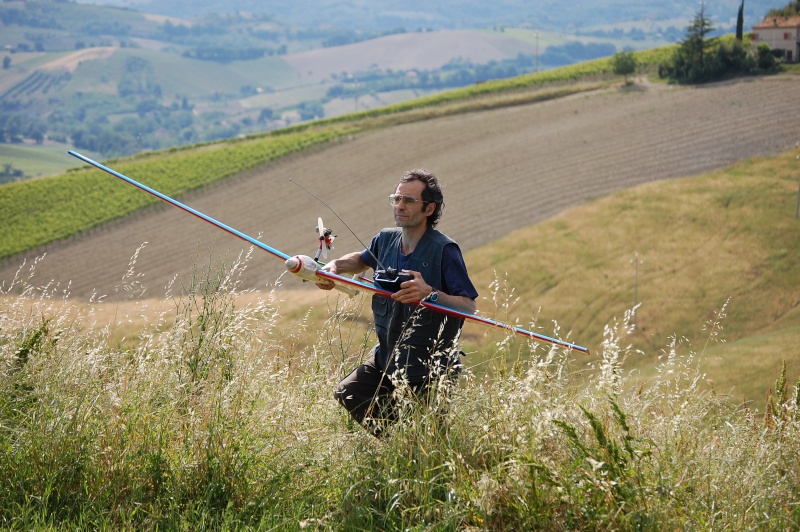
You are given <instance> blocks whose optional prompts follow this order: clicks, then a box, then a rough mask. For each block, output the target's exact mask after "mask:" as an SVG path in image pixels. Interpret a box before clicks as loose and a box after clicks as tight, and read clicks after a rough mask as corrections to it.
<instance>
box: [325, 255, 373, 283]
mask: <svg viewBox="0 0 800 532" xmlns="http://www.w3.org/2000/svg"><path fill="white" fill-rule="evenodd" d="M367 268H368V266H367V265H366V264H364V262H363V261H362V260H361V253H359V252H358V251H354V252H353V253H348V254H347V255H345V256H343V257H339V258H338V259H336V260H332V261H330V262H329V263H327V264H326V265H325V266H323V267H322V269H323V270H325V271H326V272H331V273H335V274H337V275H347V274H358V273H361V272H363V271H364V270H366V269H367ZM316 284H317V286H318V287H320V288H322V289H323V290H331V289H332V288H333V287H334V282H333V281H329V280H326V282H320V283H316Z"/></svg>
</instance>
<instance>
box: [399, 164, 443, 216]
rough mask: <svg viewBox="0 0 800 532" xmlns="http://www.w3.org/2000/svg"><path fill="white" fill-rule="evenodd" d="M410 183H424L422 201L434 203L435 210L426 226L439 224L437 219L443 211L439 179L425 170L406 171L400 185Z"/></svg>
mask: <svg viewBox="0 0 800 532" xmlns="http://www.w3.org/2000/svg"><path fill="white" fill-rule="evenodd" d="M411 181H422V182H423V183H425V188H424V189H423V190H422V201H424V202H427V203H434V204H435V205H436V209H434V211H433V214H431V215H430V216H428V225H429V226H430V227H436V224H438V223H439V218H441V217H442V209H444V193H443V192H442V187H441V185H439V179H437V177H436V176H435V175H433V174H432V173H430V172H428V171H427V170H423V169H421V168H418V169H416V170H408V171H407V172H406V173H404V174H403V177H402V179H400V182H401V183H408V182H411Z"/></svg>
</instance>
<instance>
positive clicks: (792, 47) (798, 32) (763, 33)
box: [752, 17, 800, 63]
mask: <svg viewBox="0 0 800 532" xmlns="http://www.w3.org/2000/svg"><path fill="white" fill-rule="evenodd" d="M752 41H753V48H757V47H758V45H759V44H761V43H766V44H768V45H769V47H770V48H771V49H773V50H783V51H784V52H785V53H786V61H787V62H790V63H791V62H796V61H798V60H800V17H769V18H765V19H764V20H762V21H761V22H759V23H758V24H756V25H755V26H753V38H752Z"/></svg>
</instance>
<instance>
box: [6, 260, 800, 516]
mask: <svg viewBox="0 0 800 532" xmlns="http://www.w3.org/2000/svg"><path fill="white" fill-rule="evenodd" d="M247 260H248V259H247V258H241V259H239V260H236V261H233V263H232V264H230V265H228V266H225V267H219V268H218V267H212V266H209V265H198V267H197V272H196V275H195V277H194V279H193V283H192V284H191V286H189V287H187V288H186V290H185V291H184V292H182V293H175V294H172V295H171V297H168V298H167V299H166V300H165V301H164V302H163V304H161V305H159V311H158V312H156V313H151V312H143V314H145V315H148V316H151V319H148V320H145V322H143V323H142V327H140V329H139V330H138V332H136V333H135V334H134V335H133V336H131V337H130V338H128V339H127V340H126V341H124V342H119V341H116V340H113V338H114V335H115V332H114V331H113V330H112V329H113V328H114V327H115V326H116V325H115V324H116V323H117V322H118V320H117V319H112V320H111V321H110V322H106V321H105V319H99V317H98V316H97V315H96V314H95V313H94V311H95V305H94V304H89V305H84V306H81V307H76V310H74V311H69V312H65V309H64V306H63V301H61V300H59V299H58V296H57V294H56V293H55V292H53V291H49V290H48V288H46V287H41V286H38V287H37V285H36V283H35V281H34V282H32V283H29V284H25V283H28V281H25V282H23V284H24V286H23V287H22V288H23V293H24V295H23V296H22V297H19V298H5V299H2V300H0V305H2V311H0V357H2V360H3V364H2V365H0V472H2V474H0V487H1V489H0V522H2V526H3V527H4V528H6V529H9V530H29V529H65V528H71V529H87V528H91V529H97V530H138V529H142V528H147V529H156V528H158V529H226V530H274V529H280V530H376V529H381V530H531V529H545V530H549V529H559V530H562V529H568V530H570V529H615V530H642V529H648V530H675V529H712V528H713V529H765V530H783V529H787V528H788V529H790V528H794V527H796V526H797V524H798V522H800V510H798V505H797V503H798V496H800V483H798V478H800V476H798V473H800V459H799V458H798V457H800V448H799V446H800V444H798V442H800V438H798V436H800V419H799V418H798V412H799V411H800V409H799V407H800V405H798V400H800V399H799V398H798V395H797V388H796V385H795V384H794V383H795V382H796V381H795V380H794V375H796V371H795V372H794V373H792V372H790V373H789V376H788V377H786V376H785V375H783V374H782V373H780V372H779V373H778V374H776V375H774V376H773V379H775V381H776V383H777V387H776V388H775V389H776V393H775V394H774V395H773V401H772V403H773V407H772V409H771V410H770V412H769V415H768V416H757V415H754V413H753V412H752V411H750V410H748V409H747V408H743V407H742V406H741V403H740V402H738V401H728V400H726V399H725V398H724V397H721V396H718V395H715V394H714V393H713V392H711V391H709V389H708V388H707V387H705V386H703V385H702V383H703V380H704V377H703V375H702V372H701V371H700V369H699V364H700V363H701V362H702V361H703V360H705V359H706V356H707V354H706V353H705V352H702V351H700V352H695V351H690V350H687V349H686V348H685V345H681V344H676V345H675V346H672V347H670V348H669V352H668V356H665V357H664V358H663V359H662V360H661V361H660V362H659V363H658V364H657V365H656V366H655V370H656V371H655V374H654V376H653V378H652V379H649V380H648V381H647V382H646V383H635V384H636V385H635V386H631V385H630V384H631V383H630V381H629V379H630V377H629V376H628V374H627V372H625V371H624V370H623V368H622V365H621V364H622V361H623V360H624V359H625V358H626V357H628V356H630V355H631V352H630V351H629V350H628V349H626V348H625V347H624V346H625V344H626V342H627V335H628V333H629V332H630V327H629V326H628V325H627V324H626V323H624V322H623V323H620V324H619V325H617V326H612V327H611V328H610V329H609V331H608V334H607V335H606V341H605V342H604V344H603V346H602V349H601V350H600V351H599V352H598V353H597V357H596V358H595V359H593V360H592V362H591V363H590V364H588V365H586V364H584V363H583V361H582V360H580V361H576V360H574V359H572V358H571V357H570V356H569V355H568V354H566V353H564V352H561V351H559V350H547V349H544V348H542V347H539V348H537V349H533V352H532V353H531V356H530V357H529V358H525V359H519V360H516V355H514V354H513V353H512V352H511V351H509V350H508V349H507V347H504V346H507V343H506V342H502V341H501V342H499V345H500V347H499V349H498V353H499V354H500V355H501V356H504V357H507V359H508V360H509V361H513V363H512V364H511V365H509V366H506V365H496V366H495V367H493V368H492V369H493V370H494V371H491V372H489V373H488V374H487V375H486V376H482V377H478V376H477V375H476V374H475V373H474V372H473V371H471V370H466V371H465V372H464V374H463V375H462V377H461V378H460V383H459V386H458V388H457V389H456V391H455V392H454V393H453V395H450V396H447V397H445V396H434V399H433V400H434V401H436V402H434V403H432V404H431V405H429V407H428V408H422V407H421V405H416V404H414V403H413V402H408V403H407V404H406V406H405V413H404V415H403V417H402V419H401V422H400V424H399V425H398V426H396V427H395V429H394V430H392V431H391V432H390V433H389V435H388V436H387V437H386V438H385V439H382V440H380V441H378V440H375V439H373V438H372V437H371V436H369V435H367V434H366V433H365V432H364V431H363V430H361V429H360V428H359V427H353V426H352V425H351V423H350V422H349V421H348V419H347V417H346V415H345V414H344V412H343V411H342V410H341V409H340V408H339V407H338V406H337V404H336V402H335V401H334V400H333V398H332V389H333V387H334V386H335V384H336V382H337V381H338V380H339V379H340V378H341V377H342V376H343V375H344V374H345V373H346V372H347V371H348V370H349V369H350V368H351V367H352V366H354V365H355V364H357V363H358V362H359V360H361V359H362V357H363V356H364V354H365V349H366V348H367V347H368V346H369V345H371V342H370V341H368V339H365V338H363V337H362V336H361V335H360V334H359V333H358V332H357V331H356V330H354V328H353V324H354V323H355V321H354V319H353V318H354V317H355V316H357V314H358V312H359V310H358V309H357V308H354V307H352V306H349V305H348V304H343V305H342V306H339V307H338V308H337V309H336V310H335V312H332V313H330V314H329V316H328V319H327V322H326V323H325V326H324V327H322V328H318V327H316V326H311V325H310V324H309V322H308V321H307V320H306V318H304V317H301V318H300V319H299V320H296V321H295V320H291V321H286V320H285V319H284V318H282V310H281V305H280V304H279V302H278V299H277V297H276V294H275V293H274V292H273V293H269V294H260V295H259V294H249V293H242V292H240V291H239V290H238V289H237V277H238V272H240V271H242V269H243V268H244V267H245V266H246V264H247ZM136 278H137V277H136V273H135V264H132V265H131V270H130V271H129V273H128V274H127V275H126V279H125V282H126V283H128V284H130V285H135V281H136ZM242 298H245V300H247V301H248V302H247V303H246V304H244V305H240V304H239V302H240V301H242ZM131 304H135V302H131ZM105 311H107V307H104V312H105ZM107 317H108V316H106V318H107ZM87 324H92V325H91V326H89V327H87V326H86V325H87ZM713 333H714V330H712V331H710V332H709V333H708V335H713ZM700 341H701V342H702V341H704V339H703V338H700ZM307 346H310V347H307ZM717 354H719V353H717ZM778 390H780V392H778ZM439 407H445V408H446V414H444V418H442V417H441V416H440V415H433V414H434V413H435V412H440V411H441V410H440V409H439Z"/></svg>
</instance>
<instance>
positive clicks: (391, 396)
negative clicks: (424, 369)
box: [334, 357, 455, 436]
mask: <svg viewBox="0 0 800 532" xmlns="http://www.w3.org/2000/svg"><path fill="white" fill-rule="evenodd" d="M447 379H448V381H449V382H448V387H449V386H451V385H452V384H455V373H453V374H452V375H448V376H447ZM429 382H430V379H425V380H423V381H421V382H417V383H408V391H409V392H410V393H411V395H412V399H413V400H415V401H417V402H424V401H425V400H426V399H427V397H428V395H429ZM395 390H396V387H395V385H394V383H393V382H392V379H391V378H390V376H389V375H387V374H386V373H385V372H384V371H383V370H382V369H381V368H379V367H378V366H376V365H375V361H374V360H373V358H372V357H370V358H369V359H368V360H367V361H366V362H364V363H363V364H361V365H360V366H358V367H357V368H356V369H354V370H353V371H352V372H351V373H350V374H349V375H348V376H347V377H345V378H344V379H343V380H342V382H340V383H339V387H338V388H337V389H336V392H335V393H334V397H336V400H337V401H339V403H341V405H342V406H343V407H344V408H345V409H346V410H347V411H348V412H349V413H350V415H351V416H352V417H353V419H355V420H356V421H357V422H358V423H359V424H360V425H362V426H363V427H364V428H365V429H367V430H368V431H369V432H370V433H372V434H373V435H374V436H381V435H382V434H383V433H384V431H385V430H386V428H387V427H388V426H389V425H391V424H392V423H394V422H395V421H397V418H398V415H399V407H400V405H399V403H398V401H397V398H396V397H395Z"/></svg>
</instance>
